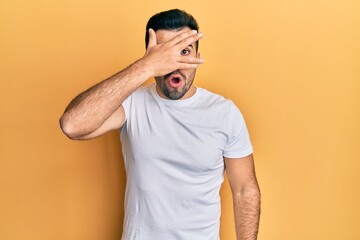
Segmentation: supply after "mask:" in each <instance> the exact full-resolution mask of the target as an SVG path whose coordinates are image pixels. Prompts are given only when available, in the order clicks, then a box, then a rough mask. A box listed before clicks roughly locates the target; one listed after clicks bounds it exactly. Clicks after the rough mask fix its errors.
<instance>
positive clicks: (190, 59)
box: [178, 56, 204, 64]
mask: <svg viewBox="0 0 360 240" xmlns="http://www.w3.org/2000/svg"><path fill="white" fill-rule="evenodd" d="M178 62H179V63H188V64H202V63H203V62H204V59H202V58H194V57H187V56H181V57H180V58H179V59H178Z"/></svg>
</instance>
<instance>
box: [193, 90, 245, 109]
mask: <svg viewBox="0 0 360 240" xmlns="http://www.w3.org/2000/svg"><path fill="white" fill-rule="evenodd" d="M198 90H199V91H200V93H201V99H202V101H201V102H202V104H204V105H207V106H208V107H211V108H213V107H216V108H218V109H221V110H223V111H226V112H228V111H230V112H238V111H239V108H238V107H237V106H236V105H235V103H234V102H233V101H232V100H231V99H228V98H225V97H224V96H222V95H220V94H217V93H214V92H211V91H209V90H207V89H205V88H198Z"/></svg>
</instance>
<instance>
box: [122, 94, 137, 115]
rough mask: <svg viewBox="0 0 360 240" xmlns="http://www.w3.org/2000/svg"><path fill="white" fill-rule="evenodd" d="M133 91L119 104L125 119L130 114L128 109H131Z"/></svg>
mask: <svg viewBox="0 0 360 240" xmlns="http://www.w3.org/2000/svg"><path fill="white" fill-rule="evenodd" d="M133 95H134V92H133V93H131V94H130V95H129V96H128V97H127V98H126V99H125V100H124V101H123V103H122V104H121V105H122V106H123V108H124V111H125V121H126V120H127V119H128V116H130V109H131V102H132V98H133Z"/></svg>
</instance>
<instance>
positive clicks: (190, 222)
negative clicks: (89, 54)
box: [60, 9, 260, 240]
mask: <svg viewBox="0 0 360 240" xmlns="http://www.w3.org/2000/svg"><path fill="white" fill-rule="evenodd" d="M146 30H147V32H146V46H147V50H146V53H145V55H144V57H142V58H140V59H139V60H137V61H136V62H134V63H133V64H131V65H130V66H129V67H127V68H126V69H124V70H122V71H120V72H119V73H117V74H115V75H113V76H111V77H109V78H108V79H106V80H104V81H102V82H100V83H98V84H97V85H95V86H93V87H91V88H90V89H88V90H86V91H85V92H83V93H81V94H80V95H79V96H77V97H76V98H75V99H74V100H73V101H72V102H71V103H70V104H69V106H68V107H67V108H66V110H65V112H64V114H63V116H62V117H61V119H60V124H61V128H62V130H63V131H64V133H65V134H66V135H67V136H68V137H69V138H71V139H77V140H81V139H91V138H94V137H98V136H100V135H103V134H104V133H106V132H108V131H111V130H115V129H120V133H121V141H122V147H123V155H124V161H125V168H126V175H127V184H126V195H125V219H124V231H123V236H122V239H123V240H175V239H178V240H217V239H219V225H220V224H219V221H220V220H219V218H220V197H219V190H220V187H221V184H222V182H223V176H224V169H225V166H226V171H227V174H228V179H229V182H230V186H231V190H232V193H233V202H234V215H235V225H236V234H237V239H238V240H245V239H247V240H249V239H256V238H257V231H258V225H259V215H260V191H259V187H258V184H257V180H256V176H255V170H254V161H253V157H252V146H251V143H250V139H249V135H248V132H247V128H246V125H245V122H244V119H243V117H242V115H241V113H240V111H239V109H238V108H237V107H236V106H235V105H234V104H233V103H232V102H231V101H230V100H227V99H224V98H223V97H221V96H219V95H217V94H214V93H211V92H209V91H207V90H205V89H202V88H197V87H195V86H194V85H193V84H192V83H193V80H194V77H195V73H196V68H197V67H198V66H199V64H201V63H203V60H202V59H201V58H200V54H199V53H198V52H197V49H198V45H199V42H198V41H199V39H200V38H201V37H202V34H201V33H199V32H198V25H197V22H196V20H195V19H194V18H193V17H192V16H191V15H189V14H187V13H186V12H184V11H181V10H178V9H174V10H169V11H166V12H161V13H159V14H156V15H154V16H153V17H151V18H150V20H149V22H148V24H147V27H146ZM151 77H155V80H156V84H150V85H148V86H146V87H140V86H141V85H142V83H144V82H145V81H146V80H147V79H149V78H151Z"/></svg>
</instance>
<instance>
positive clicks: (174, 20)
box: [145, 9, 199, 51]
mask: <svg viewBox="0 0 360 240" xmlns="http://www.w3.org/2000/svg"><path fill="white" fill-rule="evenodd" d="M184 27H189V28H190V29H192V30H196V31H198V30H199V26H198V24H197V22H196V20H195V18H194V17H193V16H191V15H190V14H188V13H187V12H185V11H183V10H179V9H172V10H168V11H165V12H160V13H157V14H155V15H154V16H152V17H151V18H150V19H149V21H148V23H147V24H146V33H145V47H147V46H148V43H149V28H152V29H153V30H154V31H155V32H156V31H157V30H159V29H162V30H177V29H182V28H184ZM198 48H199V41H197V42H196V51H197V50H198Z"/></svg>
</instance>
